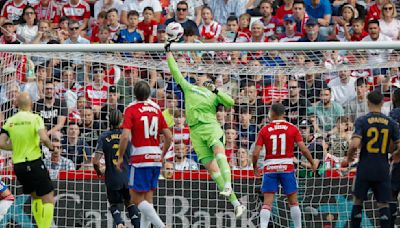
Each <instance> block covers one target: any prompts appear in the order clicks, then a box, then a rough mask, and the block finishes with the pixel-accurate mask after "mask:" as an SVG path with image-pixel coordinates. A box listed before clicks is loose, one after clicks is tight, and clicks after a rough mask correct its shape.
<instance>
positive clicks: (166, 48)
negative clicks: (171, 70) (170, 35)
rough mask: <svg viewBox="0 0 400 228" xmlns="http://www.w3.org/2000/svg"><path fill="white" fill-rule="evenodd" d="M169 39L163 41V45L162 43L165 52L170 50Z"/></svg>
mask: <svg viewBox="0 0 400 228" xmlns="http://www.w3.org/2000/svg"><path fill="white" fill-rule="evenodd" d="M171 43H172V42H171V41H167V43H165V45H164V49H165V52H170V51H171Z"/></svg>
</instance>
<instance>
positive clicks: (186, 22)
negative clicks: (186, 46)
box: [165, 1, 200, 41]
mask: <svg viewBox="0 0 400 228" xmlns="http://www.w3.org/2000/svg"><path fill="white" fill-rule="evenodd" d="M188 9H189V5H188V3H187V2H185V1H180V2H178V4H177V5H176V11H175V17H173V18H170V19H168V20H167V21H166V22H165V25H168V24H169V23H171V22H178V23H179V24H181V25H182V27H183V29H184V30H185V31H186V29H188V28H190V27H191V28H193V29H194V31H195V32H196V36H200V33H199V28H198V27H197V24H196V22H194V21H192V20H190V19H189V18H188ZM182 40H183V38H181V41H182Z"/></svg>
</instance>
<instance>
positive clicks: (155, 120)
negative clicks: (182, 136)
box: [121, 100, 168, 167]
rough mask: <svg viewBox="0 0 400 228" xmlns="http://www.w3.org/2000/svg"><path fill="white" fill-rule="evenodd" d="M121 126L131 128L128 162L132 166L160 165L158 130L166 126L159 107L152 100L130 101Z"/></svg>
mask: <svg viewBox="0 0 400 228" xmlns="http://www.w3.org/2000/svg"><path fill="white" fill-rule="evenodd" d="M121 128H124V129H129V130H131V134H132V140H131V142H132V151H131V154H130V156H131V157H130V163H131V164H132V165H133V166H134V167H161V166H162V158H161V149H160V132H161V130H162V129H166V128H168V126H167V123H166V122H165V119H164V116H163V115H162V112H161V109H160V107H159V106H158V105H157V104H156V103H155V102H153V101H151V100H147V101H141V102H134V103H131V104H130V105H129V106H128V107H127V108H126V109H125V112H124V121H123V123H122V125H121Z"/></svg>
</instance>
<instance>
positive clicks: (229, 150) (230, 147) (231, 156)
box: [225, 124, 238, 166]
mask: <svg viewBox="0 0 400 228" xmlns="http://www.w3.org/2000/svg"><path fill="white" fill-rule="evenodd" d="M225 135H226V145H225V155H226V158H227V159H228V162H229V164H230V165H231V166H234V165H236V163H235V161H236V157H235V154H236V151H237V149H238V147H237V139H238V130H237V129H236V127H235V126H234V125H233V124H226V126H225Z"/></svg>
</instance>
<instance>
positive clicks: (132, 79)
mask: <svg viewBox="0 0 400 228" xmlns="http://www.w3.org/2000/svg"><path fill="white" fill-rule="evenodd" d="M122 75H123V76H122V77H121V78H120V79H119V80H118V82H117V91H118V92H119V93H120V98H119V101H118V103H120V104H124V105H125V107H126V106H128V105H129V104H130V103H131V102H133V101H134V97H135V96H134V95H133V90H132V88H133V87H134V86H135V84H136V83H137V82H138V81H139V80H140V77H139V70H138V68H137V67H134V66H124V71H123V74H122Z"/></svg>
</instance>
